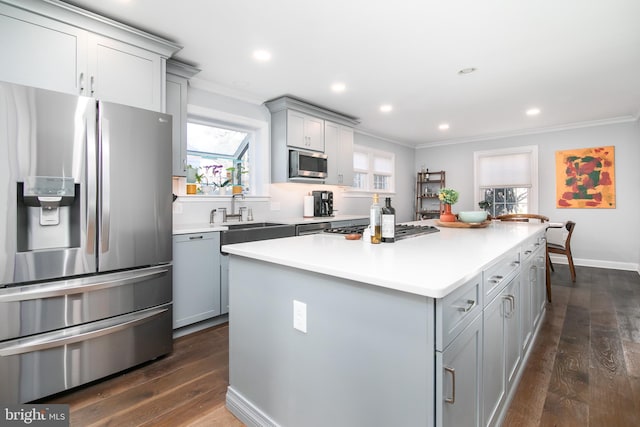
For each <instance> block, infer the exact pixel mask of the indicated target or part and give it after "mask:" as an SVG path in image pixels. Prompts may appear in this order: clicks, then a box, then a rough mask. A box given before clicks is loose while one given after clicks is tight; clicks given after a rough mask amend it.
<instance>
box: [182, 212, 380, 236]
mask: <svg viewBox="0 0 640 427" xmlns="http://www.w3.org/2000/svg"><path fill="white" fill-rule="evenodd" d="M362 218H367V217H366V215H336V216H325V217H313V218H303V217H301V216H300V217H291V218H285V219H261V220H255V221H243V222H238V221H228V222H222V223H215V224H209V223H206V222H203V223H194V224H178V225H174V226H173V234H174V235H176V234H190V233H207V232H210V231H224V230H227V229H228V227H227V226H228V225H236V224H251V223H257V222H274V223H278V224H288V225H291V224H313V223H318V222H333V221H349V220H354V219H362Z"/></svg>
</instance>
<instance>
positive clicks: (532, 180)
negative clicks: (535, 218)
mask: <svg viewBox="0 0 640 427" xmlns="http://www.w3.org/2000/svg"><path fill="white" fill-rule="evenodd" d="M473 159H474V172H475V173H474V177H475V178H474V188H475V189H476V190H475V197H474V202H475V203H474V204H475V205H476V206H480V208H482V209H484V210H486V211H487V212H489V213H490V214H491V215H492V216H498V215H503V214H507V213H538V146H536V145H530V146H523V147H513V148H506V149H499V150H489V151H476V152H474V153H473ZM481 203H482V205H481Z"/></svg>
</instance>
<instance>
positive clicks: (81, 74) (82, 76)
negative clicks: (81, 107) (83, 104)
mask: <svg viewBox="0 0 640 427" xmlns="http://www.w3.org/2000/svg"><path fill="white" fill-rule="evenodd" d="M78 86H79V87H80V95H83V94H84V73H80V77H79V78H78Z"/></svg>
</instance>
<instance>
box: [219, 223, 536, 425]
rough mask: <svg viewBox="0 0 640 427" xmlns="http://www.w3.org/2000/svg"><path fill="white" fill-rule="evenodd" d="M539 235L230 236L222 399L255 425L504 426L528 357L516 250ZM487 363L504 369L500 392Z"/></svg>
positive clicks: (526, 231)
mask: <svg viewBox="0 0 640 427" xmlns="http://www.w3.org/2000/svg"><path fill="white" fill-rule="evenodd" d="M423 223H426V224H428V225H431V221H425V222H423ZM543 233H544V225H540V224H525V223H494V224H491V225H490V226H489V227H487V228H484V229H453V228H447V229H445V228H443V229H441V231H440V232H438V233H433V234H429V235H425V236H419V237H413V238H410V239H405V240H401V241H398V242H396V243H393V244H381V245H371V244H368V243H367V242H364V241H348V240H345V239H344V238H343V237H342V236H336V235H309V236H299V237H294V238H284V239H278V240H272V241H269V242H252V243H243V244H238V245H229V246H224V247H223V250H224V251H225V252H227V253H229V254H230V256H229V261H230V265H229V282H230V288H229V300H230V311H229V325H230V326H229V327H230V334H229V352H230V356H229V363H230V368H229V382H230V385H229V387H228V391H227V407H228V408H229V409H230V410H231V412H233V413H234V414H235V415H236V416H238V417H239V418H240V419H241V420H242V421H244V422H245V423H246V424H248V425H260V426H297V425H305V426H316V425H317V426H325V425H332V426H352V425H367V426H388V425H412V426H413V425H415V426H449V425H455V426H466V425H472V426H477V425H483V424H484V421H485V420H488V421H490V422H491V423H492V424H499V423H500V421H501V419H502V417H503V416H504V412H505V408H506V406H507V405H508V402H509V398H510V395H511V394H512V392H513V390H515V386H516V384H517V381H518V379H519V373H520V372H521V369H522V366H523V364H522V363H521V360H523V359H522V358H521V354H520V352H519V349H520V334H519V331H520V324H519V321H520V320H519V319H520V317H519V314H518V311H517V310H516V309H515V305H514V304H513V303H514V302H515V301H516V298H517V297H518V290H519V289H520V286H521V284H520V280H519V278H520V273H521V271H520V270H521V268H520V264H519V256H520V251H521V248H522V245H523V244H525V243H526V242H528V241H530V239H532V238H539V236H542V235H543ZM492 281H495V282H497V283H493V282H492ZM543 285H544V284H543V283H541V284H540V286H543ZM492 304H493V305H492ZM496 307H497V308H496ZM542 308H543V309H544V307H542ZM494 310H495V315H494ZM507 315H508V316H511V317H507ZM490 319H495V324H496V325H498V328H497V329H498V330H493V329H491V328H489V327H487V323H485V320H490ZM512 319H513V320H512ZM539 326H540V323H538V325H537V327H539ZM534 335H535V332H534ZM514 340H515V341H514ZM493 342H496V345H495V346H493V344H491V343H493ZM514 342H515V349H516V351H515V352H512V351H511V349H512V348H513V347H514V346H513V343H514ZM489 346H491V348H488V347H489ZM488 358H492V359H495V360H491V361H489V360H488ZM487 368H490V369H491V370H493V371H495V372H502V374H501V375H498V376H497V382H495V381H494V382H493V383H488V386H491V387H494V386H495V390H497V391H496V393H492V395H491V396H485V393H483V391H485V390H486V387H487V386H485V384H484V382H485V380H486V379H487V377H486V374H485V372H483V371H484V370H485V369H487ZM509 374H511V375H509ZM508 377H511V378H512V379H513V382H512V383H509V382H508V380H507V378H508ZM496 396H497V398H496ZM496 399H497V400H496ZM485 408H489V409H491V410H492V414H491V416H489V414H488V411H489V409H487V410H486V412H487V413H486V414H485Z"/></svg>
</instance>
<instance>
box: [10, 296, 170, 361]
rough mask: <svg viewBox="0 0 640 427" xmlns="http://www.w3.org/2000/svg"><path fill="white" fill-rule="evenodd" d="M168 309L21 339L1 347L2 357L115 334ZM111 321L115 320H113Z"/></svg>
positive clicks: (159, 309)
mask: <svg viewBox="0 0 640 427" xmlns="http://www.w3.org/2000/svg"><path fill="white" fill-rule="evenodd" d="M167 310H168V309H167V308H157V309H154V310H151V311H148V312H143V313H134V314H133V315H129V316H128V318H127V319H126V320H124V321H123V322H121V323H116V324H108V325H107V326H105V327H104V328H100V329H97V330H93V331H92V330H88V331H86V332H83V331H82V329H83V328H86V325H81V326H79V327H76V328H73V329H80V331H78V333H75V334H74V333H73V331H72V330H65V331H56V332H53V333H51V335H50V338H48V339H47V338H45V339H40V338H38V337H35V338H26V339H20V340H19V342H18V343H16V344H15V345H12V346H7V347H5V348H0V357H6V356H14V355H18V354H25V353H31V352H34V351H39V350H46V349H50V348H54V347H61V346H63V345H67V344H73V343H75V342H80V341H86V340H89V339H93V338H98V337H101V336H104V335H109V334H113V333H116V332H118V331H122V330H124V329H128V328H131V327H133V326H136V325H138V324H141V323H145V322H148V321H149V320H151V318H152V317H155V316H158V315H160V314H162V313H164V312H165V311H167ZM111 322H113V320H111ZM111 322H109V323H111Z"/></svg>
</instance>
